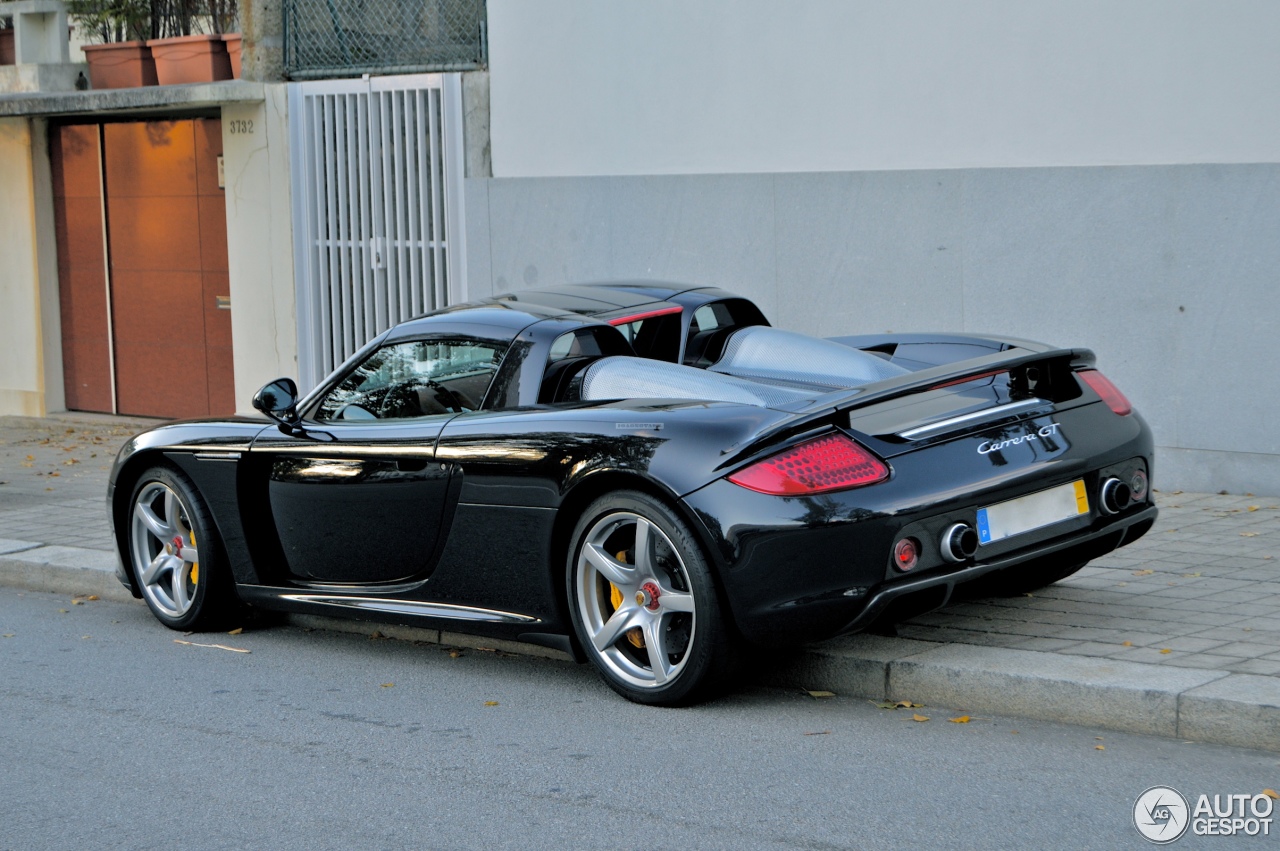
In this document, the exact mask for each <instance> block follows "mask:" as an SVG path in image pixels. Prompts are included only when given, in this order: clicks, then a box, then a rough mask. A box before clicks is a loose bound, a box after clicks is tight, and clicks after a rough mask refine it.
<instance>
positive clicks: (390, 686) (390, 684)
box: [382, 683, 396, 688]
mask: <svg viewBox="0 0 1280 851" xmlns="http://www.w3.org/2000/svg"><path fill="white" fill-rule="evenodd" d="M395 685H396V684H395V683H383V684H382V687H383V688H395Z"/></svg>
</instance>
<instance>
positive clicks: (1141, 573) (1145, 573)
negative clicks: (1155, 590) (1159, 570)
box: [1133, 568, 1155, 576]
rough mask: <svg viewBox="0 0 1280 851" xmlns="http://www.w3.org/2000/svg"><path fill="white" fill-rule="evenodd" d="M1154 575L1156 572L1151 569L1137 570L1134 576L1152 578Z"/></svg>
mask: <svg viewBox="0 0 1280 851" xmlns="http://www.w3.org/2000/svg"><path fill="white" fill-rule="evenodd" d="M1153 573H1155V571H1154V570H1152V569H1151V568H1147V569H1145V570H1135V571H1134V572H1133V575H1134V576H1150V575H1151V574H1153Z"/></svg>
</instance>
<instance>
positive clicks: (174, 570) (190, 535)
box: [129, 481, 200, 619]
mask: <svg viewBox="0 0 1280 851" xmlns="http://www.w3.org/2000/svg"><path fill="white" fill-rule="evenodd" d="M190 517H191V512H190V511H189V510H188V509H187V507H186V506H185V505H183V504H182V498H181V497H179V496H178V494H177V492H176V491H174V490H173V489H172V488H170V487H169V486H168V485H166V484H164V483H162V482H154V481H153V482H150V483H148V484H147V485H145V486H144V487H143V488H142V490H140V491H139V492H138V495H137V497H136V498H135V499H134V502H133V518H132V521H131V524H132V529H131V543H132V546H131V547H130V548H129V550H130V556H131V558H132V559H133V571H134V575H135V576H137V578H138V584H139V585H140V586H141V587H142V593H143V595H145V596H146V598H147V601H148V602H149V603H151V605H152V606H153V607H154V608H155V609H156V611H157V612H160V613H163V614H164V615H166V616H168V617H170V618H175V619H176V618H180V617H182V616H183V615H185V614H186V613H187V612H188V611H190V609H191V604H192V602H193V601H194V600H195V593H196V587H197V583H198V580H199V564H198V562H199V560H200V555H199V553H198V552H197V550H196V539H195V533H194V532H193V531H192V529H191V520H190Z"/></svg>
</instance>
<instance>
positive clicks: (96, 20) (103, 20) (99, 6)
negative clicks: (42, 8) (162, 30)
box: [67, 0, 152, 44]
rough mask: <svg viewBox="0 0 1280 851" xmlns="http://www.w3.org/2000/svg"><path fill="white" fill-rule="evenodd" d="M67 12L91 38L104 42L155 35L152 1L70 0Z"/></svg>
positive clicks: (132, 39) (136, 39)
mask: <svg viewBox="0 0 1280 851" xmlns="http://www.w3.org/2000/svg"><path fill="white" fill-rule="evenodd" d="M67 12H68V13H69V14H70V15H71V16H72V17H73V18H75V19H76V23H77V24H78V25H79V27H80V29H81V31H83V32H84V33H85V35H86V36H87V37H88V38H90V39H94V40H96V41H98V42H101V43H103V44H110V43H114V42H121V41H140V40H142V39H147V38H151V37H152V35H151V3H149V2H148V0H68V2H67Z"/></svg>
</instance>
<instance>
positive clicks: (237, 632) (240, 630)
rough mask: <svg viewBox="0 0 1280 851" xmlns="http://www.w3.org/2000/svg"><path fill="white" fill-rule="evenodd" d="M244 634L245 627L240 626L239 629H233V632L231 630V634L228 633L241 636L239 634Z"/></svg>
mask: <svg viewBox="0 0 1280 851" xmlns="http://www.w3.org/2000/svg"><path fill="white" fill-rule="evenodd" d="M242 632H244V627H242V626H238V627H236V628H235V629H233V630H231V631H230V632H228V633H227V635H239V634H241V633H242Z"/></svg>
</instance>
